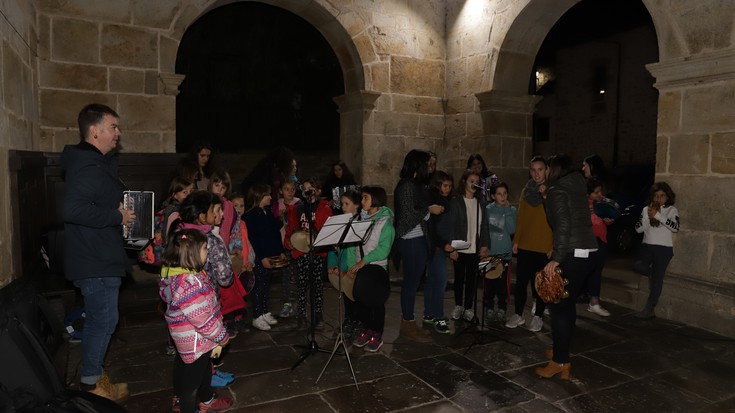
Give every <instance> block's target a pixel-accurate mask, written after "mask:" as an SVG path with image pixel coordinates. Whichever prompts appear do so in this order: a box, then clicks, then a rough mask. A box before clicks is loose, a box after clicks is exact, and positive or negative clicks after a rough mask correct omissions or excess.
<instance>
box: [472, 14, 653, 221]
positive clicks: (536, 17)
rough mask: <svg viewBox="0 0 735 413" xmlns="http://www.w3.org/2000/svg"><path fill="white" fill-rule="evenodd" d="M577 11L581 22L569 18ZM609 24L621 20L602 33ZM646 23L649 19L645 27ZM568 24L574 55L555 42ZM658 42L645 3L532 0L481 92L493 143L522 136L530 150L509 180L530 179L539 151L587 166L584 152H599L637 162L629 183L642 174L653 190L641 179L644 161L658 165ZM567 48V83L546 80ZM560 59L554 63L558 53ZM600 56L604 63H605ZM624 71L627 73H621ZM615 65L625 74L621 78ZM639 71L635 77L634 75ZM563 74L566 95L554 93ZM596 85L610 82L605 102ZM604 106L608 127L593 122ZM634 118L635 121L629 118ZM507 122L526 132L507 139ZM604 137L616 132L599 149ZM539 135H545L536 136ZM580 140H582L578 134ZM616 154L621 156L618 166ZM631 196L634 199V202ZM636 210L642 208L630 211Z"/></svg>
mask: <svg viewBox="0 0 735 413" xmlns="http://www.w3.org/2000/svg"><path fill="white" fill-rule="evenodd" d="M570 3H573V4H571V5H570ZM610 7H612V8H615V9H617V11H616V12H615V13H614V14H612V13H613V12H612V11H609V10H608V11H607V13H609V14H605V13H606V12H605V11H602V12H600V10H605V8H610ZM577 8H579V9H577ZM632 13H636V14H637V16H638V17H636V18H635V19H632V17H631V16H629V14H632ZM568 16H572V17H575V19H574V20H573V21H571V22H569V21H567V17H568ZM576 16H578V17H576ZM615 16H617V17H615ZM608 20H610V21H611V25H610V26H607V28H606V31H605V30H600V32H599V33H597V34H595V33H594V32H595V30H597V27H598V26H604V25H603V23H602V22H604V21H608ZM629 21H635V24H634V25H628V23H627V22H629ZM641 22H645V24H643V25H641ZM562 26H563V27H565V29H563V31H565V32H567V33H568V35H567V36H559V37H560V38H562V39H564V38H566V39H567V40H568V42H567V43H566V44H565V43H564V42H561V44H565V45H566V48H569V47H572V48H573V49H572V50H571V51H566V50H565V48H564V47H558V46H555V47H551V46H548V45H547V43H546V40H545V39H552V38H555V37H556V35H554V33H553V32H555V31H556V30H557V28H559V27H562ZM585 27H586V28H587V30H586V31H585ZM559 30H562V29H559ZM638 37H641V38H642V39H644V40H643V41H642V43H645V45H636V44H632V43H635V42H639V41H641V40H640V39H638ZM630 38H632V39H633V40H631V39H630ZM603 41H605V42H607V43H608V47H607V49H610V51H609V55H611V56H614V57H615V59H612V58H610V57H608V56H607V55H605V54H603V53H602V51H600V50H597V49H596V47H595V45H596V43H601V42H603ZM615 41H617V42H620V43H625V44H626V45H630V48H620V50H618V46H615V45H612V43H614V42H615ZM588 43H589V44H588ZM552 44H555V43H552ZM657 44H658V43H657V37H656V33H655V30H654V28H653V24H652V23H651V17H650V15H649V14H648V11H647V9H646V8H645V6H644V4H643V3H642V2H641V1H640V0H629V1H594V0H584V1H579V2H553V3H548V2H534V1H531V2H529V4H528V5H527V6H526V7H525V8H524V9H523V10H522V11H521V12H520V13H519V14H518V16H517V17H516V18H515V19H514V21H513V25H512V26H511V27H510V29H509V30H508V34H507V35H506V37H505V39H504V40H503V44H502V46H501V48H500V51H499V53H498V59H497V63H496V66H495V71H494V78H493V80H492V83H491V90H489V91H486V92H482V93H478V94H477V98H478V100H479V101H480V112H481V116H482V121H483V128H484V131H485V132H484V135H485V137H486V139H488V140H489V141H494V140H499V141H501V142H502V143H503V145H505V144H506V141H513V142H512V144H513V145H514V146H522V147H523V154H522V156H519V157H517V158H515V159H517V160H515V161H514V162H513V163H512V164H510V163H509V164H508V166H509V168H508V169H507V170H506V171H504V172H503V174H504V176H508V177H509V178H507V179H508V180H510V181H511V183H512V184H513V185H515V186H517V187H522V185H523V183H524V182H525V180H526V179H528V169H527V164H526V162H527V161H528V159H530V158H531V156H532V155H533V154H542V155H549V154H553V153H555V152H565V153H568V154H570V155H572V157H573V158H574V159H576V160H577V162H579V163H580V165H581V162H582V158H583V157H585V156H586V155H589V154H591V153H596V152H598V151H599V152H603V154H605V153H606V154H607V156H609V159H604V160H605V162H606V164H607V165H608V166H609V167H614V166H616V165H624V166H626V167H629V168H628V170H629V171H631V172H628V171H624V172H623V173H621V174H622V175H623V176H622V177H621V179H620V181H627V180H632V182H633V183H635V184H637V186H638V188H640V187H643V186H645V184H642V182H645V180H646V179H642V178H641V175H640V174H639V170H638V165H643V166H641V167H640V170H642V171H644V172H645V173H647V174H648V175H649V176H650V177H651V179H652V177H653V175H652V174H653V164H652V163H651V162H655V155H656V147H655V145H656V121H657V115H658V107H657V105H658V102H657V96H658V95H657V91H656V90H655V89H654V88H653V78H652V77H651V76H649V75H648V73H647V72H646V68H645V66H644V65H645V64H647V63H652V62H655V61H657V60H658V46H657ZM613 46H614V47H613ZM574 48H576V49H574ZM639 48H640V49H639ZM557 51H559V53H561V55H562V56H561V57H563V58H565V59H566V60H561V62H562V63H564V65H558V67H556V68H555V71H556V74H555V76H557V81H556V82H555V83H554V82H552V83H550V84H548V85H541V83H543V82H542V80H543V79H542V76H543V72H544V68H543V65H542V64H540V63H539V62H543V61H546V60H544V57H545V56H547V55H551V56H555V55H556V54H559V53H556V52H557ZM569 55H571V56H569ZM584 59H587V63H584V64H582V63H579V62H580V61H585V60H584ZM551 61H552V62H553V59H552V60H551ZM600 62H603V63H604V64H599V63H600ZM618 65H619V67H618ZM537 68H539V69H541V70H538V72H539V86H540V87H539V90H538V91H537V90H536V85H537V83H536V82H537V80H536V79H537V77H536V72H537V70H536V69H537ZM623 68H624V69H625V70H621V69H623ZM613 69H614V73H615V76H612V75H611V73H612V72H613ZM582 70H584V71H586V73H585V77H583V76H580V74H579V73H580V71H582ZM560 71H561V72H560ZM562 72H563V75H562ZM633 72H634V76H632V75H631V73H633ZM559 76H565V77H566V78H565V80H566V83H567V84H568V87H569V88H570V90H569V93H566V94H565V96H564V99H559V97H558V96H556V97H554V96H552V93H551V92H554V93H557V94H558V89H559V88H560V86H559V83H560V81H559ZM632 79H636V81H632ZM618 82H620V83H619V84H618ZM596 84H597V85H598V86H599V85H600V84H604V85H605V87H606V89H605V92H606V93H605V94H603V95H604V96H603V101H602V102H603V103H599V102H600V94H599V91H600V88H597V89H596V90H595V92H596V93H594V94H593V93H591V91H592V90H594V86H595V85H596ZM565 86H566V85H565ZM609 87H614V88H616V93H617V90H618V89H619V90H620V91H621V92H622V93H621V94H620V96H619V98H618V97H615V98H614V99H612V102H610V101H608V99H611V97H614V95H615V94H616V93H610V90H611V89H609ZM544 88H546V89H544ZM623 88H625V90H623ZM644 92H645V93H644ZM579 93H587V95H588V96H589V98H588V99H587V100H586V101H584V102H580V99H579V98H578V97H577V94H579ZM641 105H643V106H641ZM595 111H602V112H605V113H606V115H605V116H606V119H607V123H604V122H602V121H600V120H599V119H595V120H594V121H590V118H591V116H592V115H594V113H593V112H595ZM636 112H637V113H636ZM544 114H548V116H547V117H548V119H547V120H544V119H539V118H542V117H544ZM623 114H625V116H623ZM552 115H553V117H552ZM629 115H630V116H632V118H629V117H627V116H629ZM597 116H601V115H597ZM558 117H562V118H563V119H564V122H565V123H563V125H565V127H557V126H558V121H557V118H558ZM631 119H635V121H634V120H631ZM567 124H570V126H567ZM581 125H584V127H581ZM644 125H645V126H644ZM500 127H503V128H505V129H506V130H512V131H519V132H517V133H516V134H514V135H509V134H507V133H506V134H505V135H503V134H500V133H498V132H496V131H497V130H499V128H500ZM616 128H617V131H616ZM572 132H573V134H572ZM543 133H547V134H548V135H549V136H548V139H546V141H543V140H542V139H539V137H540V135H542V134H543ZM554 133H556V134H554ZM552 134H554V135H552ZM603 134H607V135H608V136H609V137H608V138H607V142H608V143H607V144H606V145H604V146H598V144H597V143H596V142H597V141H598V139H596V137H598V136H601V135H603ZM616 134H617V136H619V137H620V136H623V135H626V136H627V135H630V136H634V137H631V138H627V137H626V138H625V139H622V138H621V139H618V141H617V145H618V146H617V149H616V150H613V149H612V148H613V145H615V143H614V140H613V139H612V136H615V135H616ZM534 136H536V137H537V138H536V139H534ZM571 136H574V139H572V138H571ZM552 138H553V139H552ZM636 145H642V146H643V147H644V148H647V149H646V150H645V151H644V150H642V149H640V148H637V147H636ZM508 146H510V145H508ZM608 147H609V148H610V149H608V150H607V152H604V151H603V150H602V149H604V148H608ZM613 153H617V154H618V155H617V159H616V161H615V162H613ZM634 156H635V157H638V156H640V158H641V159H642V160H640V161H638V158H635V157H634ZM623 161H625V163H624V162H623ZM616 186H618V185H616ZM623 188H624V187H621V186H618V188H615V190H616V191H619V193H623V191H622V189H623ZM631 192H637V191H635V190H631ZM626 193H627V188H626ZM634 197H635V198H636V199H639V198H640V194H639V193H635V194H634ZM621 202H622V204H629V203H633V201H632V200H631V199H626V200H623V201H621ZM634 215H635V211H634V212H632V213H631V215H630V216H631V217H632V216H634ZM631 219H632V218H631Z"/></svg>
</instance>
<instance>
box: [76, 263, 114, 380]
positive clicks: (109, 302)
mask: <svg viewBox="0 0 735 413" xmlns="http://www.w3.org/2000/svg"><path fill="white" fill-rule="evenodd" d="M120 284H122V278H121V277H100V278H84V279H81V280H75V281H74V285H75V286H76V287H77V288H79V289H80V290H82V295H83V296H84V312H85V314H86V319H85V321H84V330H83V331H82V371H81V382H82V383H84V384H90V385H91V384H97V380H99V378H100V376H101V375H102V364H103V363H104V361H105V354H106V353H107V346H108V345H109V344H110V338H111V337H112V333H114V332H115V327H117V320H118V311H117V298H118V295H119V292H120Z"/></svg>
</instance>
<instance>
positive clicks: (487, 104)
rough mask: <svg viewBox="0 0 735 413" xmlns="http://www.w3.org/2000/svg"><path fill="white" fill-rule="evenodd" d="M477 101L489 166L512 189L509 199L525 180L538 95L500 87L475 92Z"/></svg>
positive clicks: (518, 190) (530, 153)
mask: <svg viewBox="0 0 735 413" xmlns="http://www.w3.org/2000/svg"><path fill="white" fill-rule="evenodd" d="M475 96H476V97H477V100H478V101H479V102H480V104H479V108H480V116H481V118H482V128H483V140H484V144H485V148H486V152H485V153H487V154H488V156H487V157H486V158H485V161H486V162H487V163H488V164H489V165H490V168H491V169H492V171H493V172H494V173H496V174H497V175H498V176H499V177H500V178H501V179H502V180H503V181H505V182H507V183H508V185H509V186H510V188H511V199H513V198H515V197H517V196H519V195H520V190H521V188H523V185H524V184H525V183H526V180H527V179H528V160H529V159H531V155H532V152H533V142H532V136H533V111H534V108H535V107H536V104H537V103H538V102H539V101H540V100H541V97H540V96H535V95H528V94H516V93H513V92H508V91H503V90H489V91H486V92H480V93H476V94H475Z"/></svg>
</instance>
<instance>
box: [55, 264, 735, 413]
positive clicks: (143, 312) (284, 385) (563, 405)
mask: <svg viewBox="0 0 735 413" xmlns="http://www.w3.org/2000/svg"><path fill="white" fill-rule="evenodd" d="M275 278H276V279H277V278H278V277H275ZM136 281H137V282H134V283H126V285H125V286H124V288H123V290H122V291H121V297H120V311H121V323H120V326H119V328H118V331H117V332H116V334H115V335H114V336H113V340H112V343H111V346H110V351H109V353H108V359H107V370H108V372H109V373H110V375H111V376H112V377H113V379H114V380H116V381H126V382H128V384H129V388H130V391H131V397H130V398H129V399H128V400H126V401H125V402H124V403H123V406H124V407H125V408H126V409H127V410H128V411H129V412H131V413H137V412H141V413H142V412H151V411H152V412H164V413H165V412H168V411H170V403H171V396H172V381H171V374H172V367H173V358H172V357H171V356H167V355H166V354H165V345H166V340H167V330H166V326H165V323H164V322H163V320H162V315H161V313H160V311H159V310H158V308H157V306H158V301H157V300H158V296H157V286H156V282H155V277H150V278H147V279H146V278H143V279H140V278H138V279H137V280H136ZM279 288H280V285H279V284H274V285H273V288H272V291H271V306H270V308H271V309H272V310H274V309H275V310H276V311H277V309H279V308H280V303H279V302H278V299H279V298H280V294H279V292H280V291H279ZM394 290H395V291H393V292H392V293H391V297H390V298H389V300H388V302H387V308H386V330H385V334H384V340H385V344H384V346H383V347H382V348H381V350H380V351H379V352H378V353H375V354H371V353H367V352H365V351H364V350H363V349H360V348H356V347H352V346H347V347H348V354H349V356H350V361H351V362H352V366H353V368H354V372H355V379H356V380H357V382H358V385H359V390H358V389H357V388H356V387H355V384H354V382H353V377H352V374H351V371H350V368H349V365H348V363H347V357H346V356H345V355H344V354H343V353H342V352H341V351H342V348H341V346H340V349H339V350H340V352H339V353H338V354H335V356H334V358H333V359H332V361H331V363H330V364H329V366H328V367H327V368H326V370H325V372H324V375H323V376H322V377H321V379H320V380H319V382H318V383H316V381H317V377H318V376H319V374H320V373H321V372H322V370H323V369H324V366H325V364H326V363H327V361H328V359H329V356H330V354H329V352H331V350H332V349H333V346H334V343H335V337H336V334H337V333H336V332H335V331H333V330H334V328H335V327H336V326H338V325H339V314H340V313H339V311H337V303H338V302H339V300H338V296H337V294H336V292H335V291H334V289H332V288H331V286H329V284H325V301H324V305H325V308H324V318H325V321H326V322H327V328H326V329H325V330H324V331H315V334H314V339H315V342H316V343H317V345H318V346H319V348H320V349H321V350H323V351H320V352H314V353H311V352H307V353H306V354H308V356H307V357H306V358H305V359H304V361H303V362H301V363H298V364H297V362H298V360H299V357H300V356H301V355H303V354H305V353H304V351H305V349H304V347H307V348H308V347H309V346H308V345H309V344H310V341H309V340H308V338H309V337H310V335H309V334H308V331H304V330H299V329H298V328H297V327H296V324H295V318H293V317H292V318H290V319H282V320H280V322H279V324H278V325H277V326H275V327H274V328H273V329H272V330H271V331H269V332H262V331H259V330H256V329H254V328H251V331H250V332H247V333H241V334H239V335H238V337H237V338H235V339H233V340H232V341H231V343H230V345H229V346H228V348H227V350H226V352H225V354H224V355H223V358H222V359H223V360H224V362H225V364H224V365H223V366H222V369H223V370H225V371H229V372H232V373H234V374H235V375H236V380H235V382H234V383H233V384H232V385H230V386H229V387H227V388H224V389H220V390H218V392H219V393H220V394H221V395H229V396H231V397H233V399H234V401H235V405H234V407H233V409H232V410H231V411H232V412H235V413H239V412H246V411H247V412H298V411H305V412H361V413H362V412H397V411H401V412H420V413H424V412H432V413H433V412H441V413H444V412H488V411H498V412H507V413H508V412H510V413H516V412H517V413H530V412H533V413H538V412H550V413H556V412H612V413H618V412H626V413H628V412H639V411H640V412H647V413H648V412H734V413H735V410H734V409H733V406H735V381H733V379H732V378H733V377H735V346H733V341H732V339H730V338H726V337H722V336H719V335H717V334H714V333H711V332H707V331H704V330H700V329H697V328H695V327H691V326H685V325H682V324H680V323H675V322H671V321H668V320H664V319H655V320H651V321H640V320H637V319H635V318H634V317H632V312H631V311H630V310H628V309H625V308H623V307H619V306H616V305H614V304H606V307H607V308H608V309H609V310H610V311H611V312H612V313H613V315H612V316H611V317H608V318H602V317H598V316H596V315H594V314H590V313H588V312H587V311H586V304H580V305H579V306H578V308H577V309H578V322H577V329H576V332H575V338H574V341H573V344H572V361H571V362H572V379H571V380H570V381H568V382H565V381H562V380H560V379H558V378H554V379H550V380H546V379H540V378H538V377H537V376H536V375H535V372H534V369H535V368H537V367H539V366H543V365H544V363H546V359H545V357H544V354H543V351H544V349H546V348H548V347H549V346H550V344H551V340H552V339H551V332H550V325H549V318H548V317H546V318H545V320H544V321H545V323H544V328H543V330H542V331H540V332H538V333H534V332H530V331H529V330H528V329H527V328H526V327H527V326H521V327H519V328H515V329H508V328H505V327H504V326H503V325H502V324H501V323H494V324H490V326H489V328H483V329H479V328H478V326H476V325H469V324H467V323H465V322H462V321H456V322H455V321H452V322H450V327H451V329H452V334H448V335H442V334H438V333H436V332H433V330H431V329H430V331H432V333H431V334H432V342H430V343H425V344H418V343H414V342H411V341H408V340H406V339H404V338H403V337H401V336H400V335H399V333H398V332H399V327H400V315H399V314H400V299H399V293H398V290H397V289H394ZM529 307H530V304H529ZM422 308H423V300H422V298H421V296H420V295H419V296H418V297H417V300H416V314H415V316H416V318H417V319H420V318H421V317H422V315H423V314H422V312H421V309H422ZM452 308H453V294H452V292H447V294H446V299H445V311H446V313H447V314H449V312H450V311H451V309H452ZM274 312H275V311H274ZM528 314H529V312H528V309H527V311H526V315H527V316H528ZM417 324H418V322H417ZM70 348H71V351H70V359H69V363H68V365H69V367H68V369H67V370H68V375H69V376H70V380H71V383H73V387H74V386H76V384H77V383H78V377H77V375H78V368H79V351H80V346H79V345H78V344H71V345H70Z"/></svg>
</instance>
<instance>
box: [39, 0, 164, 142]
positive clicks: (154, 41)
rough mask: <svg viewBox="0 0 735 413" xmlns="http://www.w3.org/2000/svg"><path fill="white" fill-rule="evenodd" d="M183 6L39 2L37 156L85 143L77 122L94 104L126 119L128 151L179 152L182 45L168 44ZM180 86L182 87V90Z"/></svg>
mask: <svg viewBox="0 0 735 413" xmlns="http://www.w3.org/2000/svg"><path fill="white" fill-rule="evenodd" d="M177 3H178V2H132V1H114V0H101V1H94V2H88V1H84V0H70V1H56V0H39V1H37V8H38V14H39V18H38V26H39V27H38V31H39V36H38V71H39V76H38V81H39V82H38V83H39V93H40V116H41V123H42V128H41V135H40V144H39V146H38V148H37V149H39V150H44V151H60V150H61V149H63V147H64V145H66V144H70V143H76V142H78V141H79V132H78V130H77V128H76V116H77V113H78V112H79V109H80V108H82V107H83V106H84V105H86V104H87V103H90V102H99V103H103V104H106V105H108V106H110V107H112V108H113V109H115V110H116V111H117V112H118V113H119V114H120V116H121V118H122V122H121V126H122V129H123V136H122V138H121V144H122V147H123V149H124V150H125V151H128V152H173V151H174V150H175V149H174V148H175V139H176V138H175V104H176V101H175V97H174V96H175V94H176V89H175V88H173V90H172V88H171V87H170V85H167V84H166V80H167V79H168V78H167V77H166V75H167V74H172V73H173V65H174V63H175V58H176V50H177V47H178V43H177V41H175V40H173V39H171V38H168V37H166V33H168V32H170V29H169V28H170V26H171V23H172V22H171V21H170V18H171V16H175V14H174V13H173V12H175V10H176V9H178V5H177ZM177 86H178V85H177Z"/></svg>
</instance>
